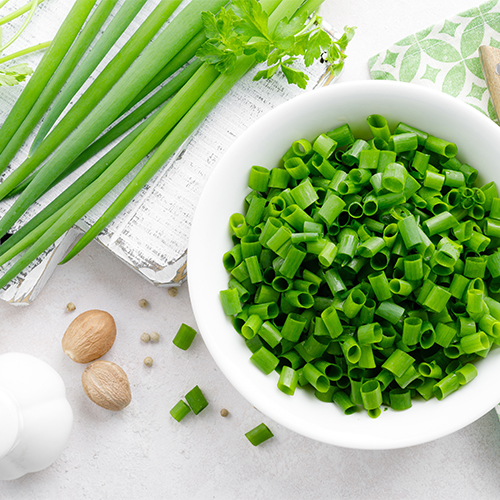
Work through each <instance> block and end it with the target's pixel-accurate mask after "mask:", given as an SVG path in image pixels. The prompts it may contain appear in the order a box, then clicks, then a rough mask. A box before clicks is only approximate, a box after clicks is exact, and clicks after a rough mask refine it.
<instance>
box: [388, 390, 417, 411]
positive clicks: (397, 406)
mask: <svg viewBox="0 0 500 500" xmlns="http://www.w3.org/2000/svg"><path fill="white" fill-rule="evenodd" d="M389 399H390V405H391V408H392V409H394V410H397V411H401V410H407V409H409V408H411V406H412V404H411V391H409V390H408V389H392V390H391V391H390V392H389Z"/></svg>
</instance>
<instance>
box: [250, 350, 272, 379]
mask: <svg viewBox="0 0 500 500" xmlns="http://www.w3.org/2000/svg"><path fill="white" fill-rule="evenodd" d="M250 361H252V363H253V364H254V365H255V366H256V367H257V368H259V370H261V371H262V372H263V373H265V374H266V375H269V374H270V373H271V372H272V371H273V370H274V369H275V368H276V367H277V366H278V363H279V359H278V358H277V357H276V356H275V355H274V354H273V353H272V352H271V351H269V350H268V349H266V348H265V347H261V348H260V349H258V350H257V351H255V352H254V353H253V354H252V355H251V356H250Z"/></svg>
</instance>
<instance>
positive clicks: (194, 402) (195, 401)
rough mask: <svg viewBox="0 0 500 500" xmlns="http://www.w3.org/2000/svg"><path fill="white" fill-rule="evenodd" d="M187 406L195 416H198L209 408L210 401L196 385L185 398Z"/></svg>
mask: <svg viewBox="0 0 500 500" xmlns="http://www.w3.org/2000/svg"><path fill="white" fill-rule="evenodd" d="M185 398H186V401H187V404H188V405H189V406H190V408H191V410H193V413H194V414H195V415H198V413H200V412H201V411H202V410H203V409H205V408H206V407H207V406H208V401H207V400H206V399H205V396H204V395H203V393H202V392H201V389H200V388H199V387H198V386H197V385H195V386H194V387H193V388H192V389H191V390H190V391H189V392H188V393H187V394H186V396H185Z"/></svg>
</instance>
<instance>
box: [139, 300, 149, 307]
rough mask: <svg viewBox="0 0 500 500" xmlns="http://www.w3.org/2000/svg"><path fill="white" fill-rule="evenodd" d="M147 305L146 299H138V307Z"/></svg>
mask: <svg viewBox="0 0 500 500" xmlns="http://www.w3.org/2000/svg"><path fill="white" fill-rule="evenodd" d="M147 305H148V301H147V300H146V299H141V300H139V307H142V308H144V307H147Z"/></svg>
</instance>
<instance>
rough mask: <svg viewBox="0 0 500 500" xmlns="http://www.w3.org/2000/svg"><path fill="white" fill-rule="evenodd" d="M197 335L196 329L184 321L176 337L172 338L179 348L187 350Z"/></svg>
mask: <svg viewBox="0 0 500 500" xmlns="http://www.w3.org/2000/svg"><path fill="white" fill-rule="evenodd" d="M195 336H196V330H195V329H194V328H191V327H190V326H188V325H186V324H185V323H182V324H181V326H180V327H179V329H178V330H177V333H176V334H175V337H174V338H173V339H172V343H173V344H174V345H175V346H177V347H178V348H179V349H182V350H183V351H186V350H187V349H189V347H191V344H192V343H193V340H194V338H195Z"/></svg>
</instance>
